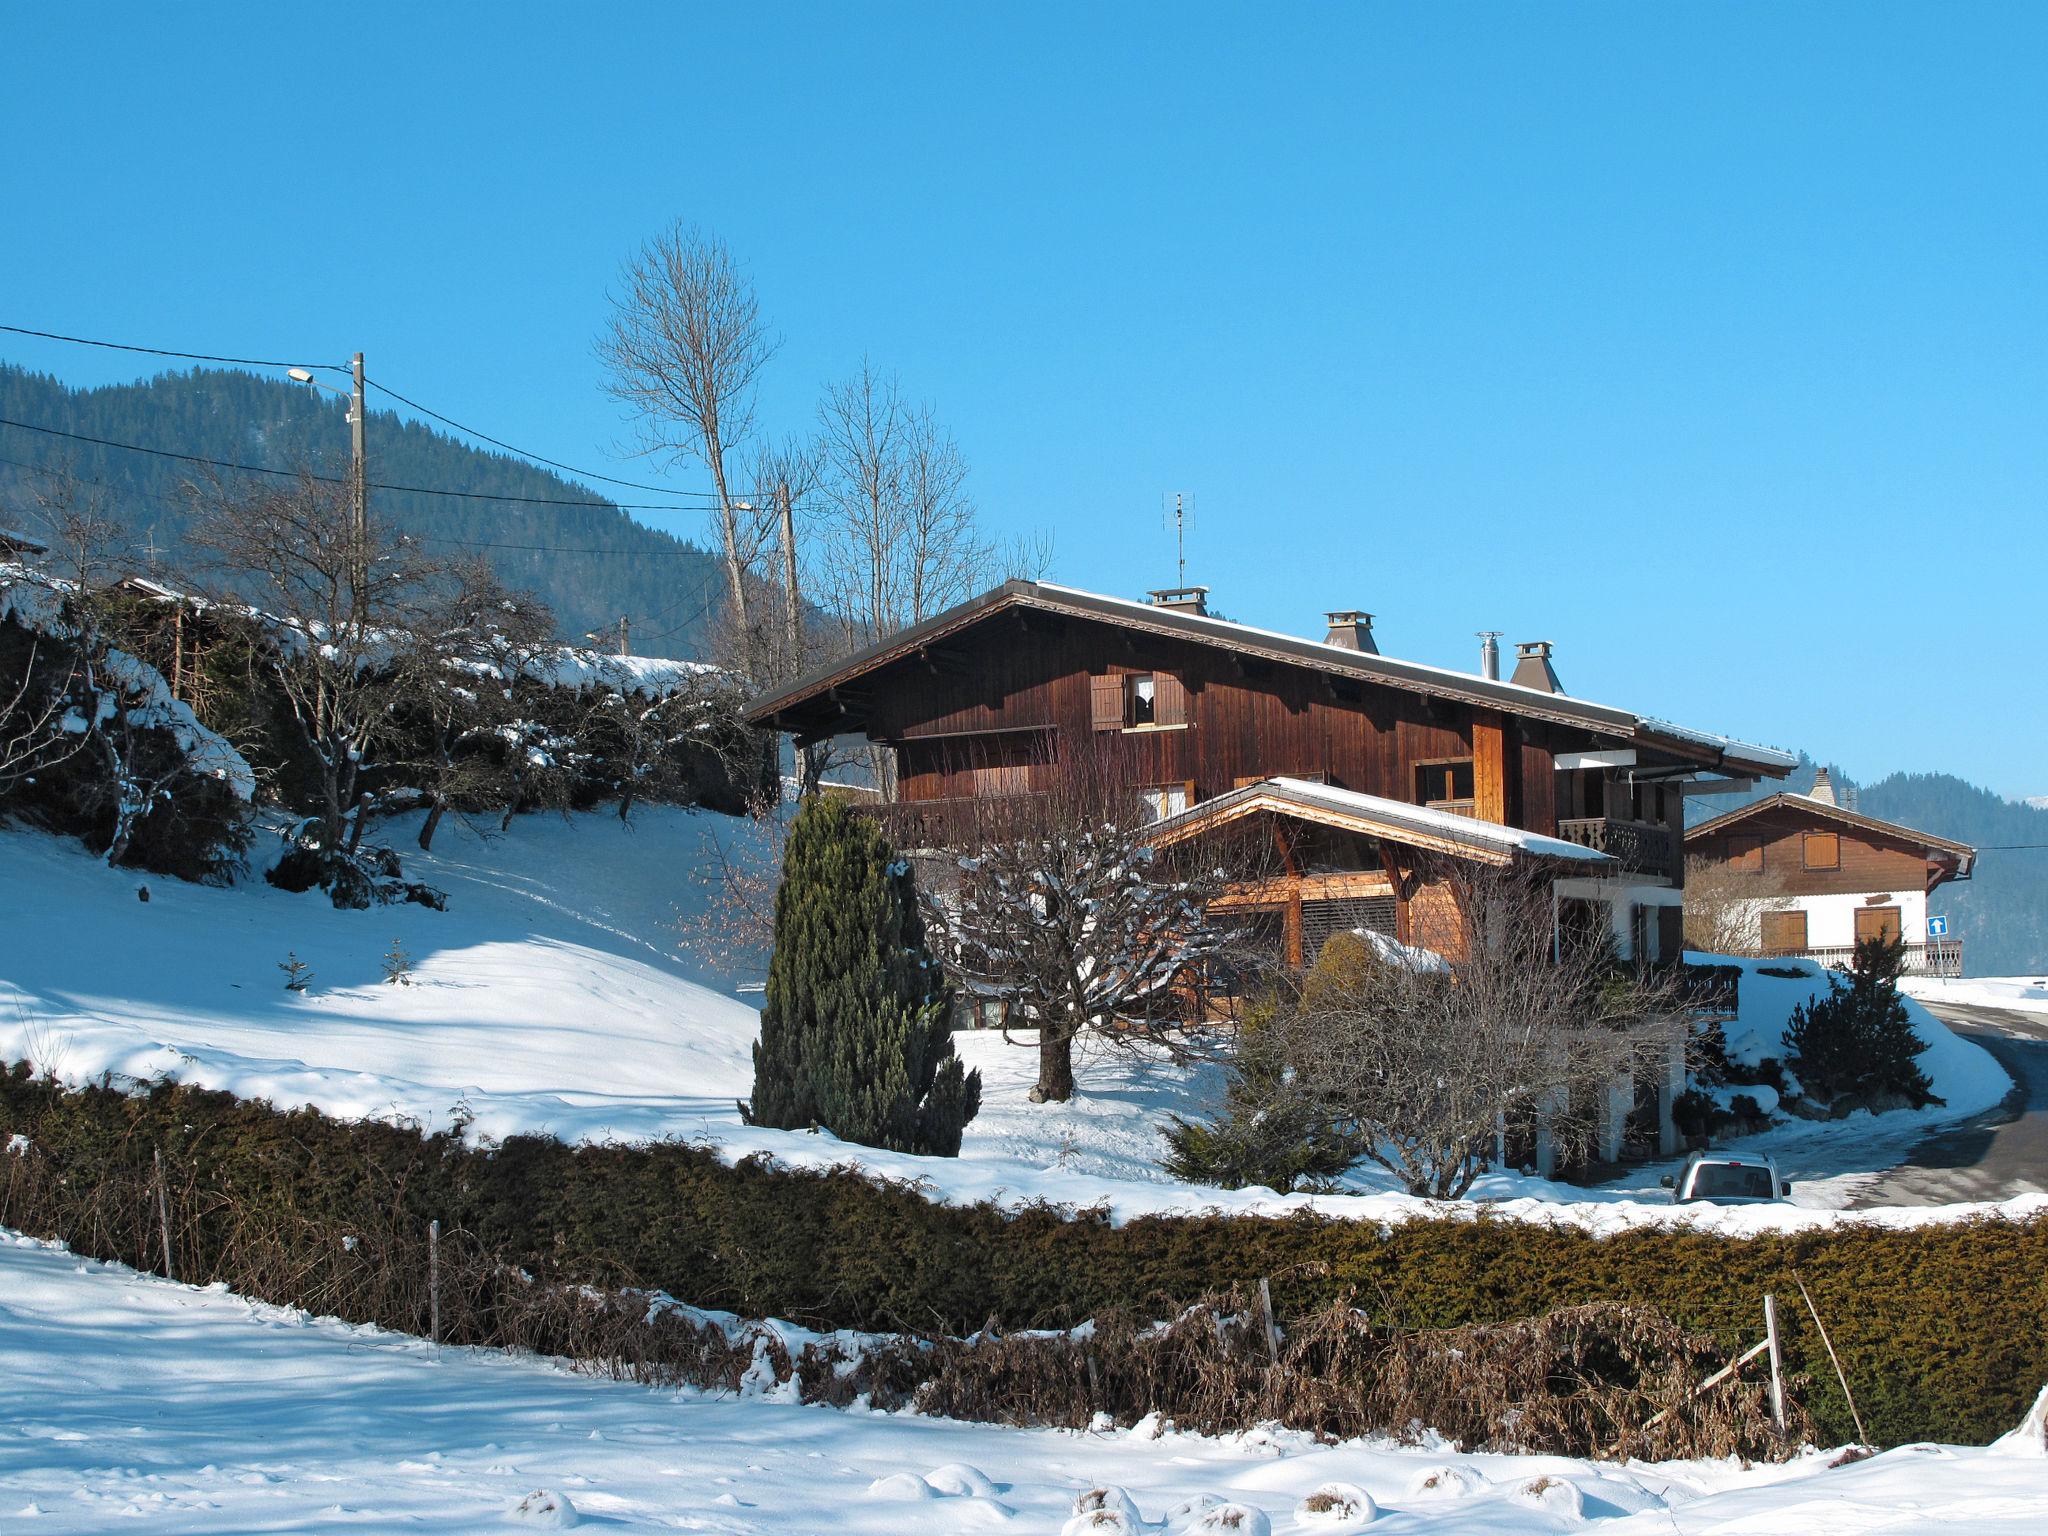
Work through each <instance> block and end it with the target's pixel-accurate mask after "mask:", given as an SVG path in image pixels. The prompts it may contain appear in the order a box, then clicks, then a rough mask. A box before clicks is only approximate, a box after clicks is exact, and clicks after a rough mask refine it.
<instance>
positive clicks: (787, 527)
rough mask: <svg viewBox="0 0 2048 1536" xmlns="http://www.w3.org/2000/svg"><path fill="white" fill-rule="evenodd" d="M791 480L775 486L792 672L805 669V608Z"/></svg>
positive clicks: (784, 621) (784, 623) (784, 622)
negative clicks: (798, 581)
mask: <svg viewBox="0 0 2048 1536" xmlns="http://www.w3.org/2000/svg"><path fill="white" fill-rule="evenodd" d="M789 499H790V498H789V482H788V481H787V480H783V481H780V482H778V483H777V485H776V487H775V507H776V510H777V511H778V512H779V513H780V514H781V515H782V628H783V631H784V639H785V640H786V641H787V643H788V646H789V663H788V665H789V675H790V676H791V677H795V676H796V675H797V674H798V673H800V672H802V671H803V669H804V608H803V601H802V599H801V598H799V597H798V596H797V590H796V516H795V514H794V513H793V512H792V511H791V510H790V505H789Z"/></svg>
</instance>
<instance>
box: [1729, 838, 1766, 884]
mask: <svg viewBox="0 0 2048 1536" xmlns="http://www.w3.org/2000/svg"><path fill="white" fill-rule="evenodd" d="M1728 867H1729V868H1730V869H1732V870H1734V871H1735V873H1737V874H1738V875H1760V874H1762V873H1763V872H1764V840H1763V839H1762V838H1761V837H1758V836H1755V835H1754V834H1752V833H1747V832H1731V833H1729V834H1728Z"/></svg>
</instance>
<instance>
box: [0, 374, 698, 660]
mask: <svg viewBox="0 0 2048 1536" xmlns="http://www.w3.org/2000/svg"><path fill="white" fill-rule="evenodd" d="M346 411H347V406H346V403H345V402H344V401H342V400H339V399H337V398H335V397H334V396H332V395H329V394H325V393H321V392H317V391H315V390H312V389H310V388H308V387H306V386H305V385H302V384H293V383H288V382H286V381H284V380H281V379H268V378H262V377H259V376H257V375H255V374H251V373H244V372H241V371H239V370H228V369H213V368H202V369H197V370H195V371H193V372H190V373H164V374H160V375H158V376H157V377H155V378H152V379H148V380H145V381H142V382H140V383H133V384H114V385H107V386H104V387H100V388H94V389H72V388H70V387H69V386H67V385H65V384H64V383H62V382H61V381H59V380H57V379H55V378H52V377H50V376H49V375H47V374H40V373H33V372H30V371H29V370H27V369H24V368H20V367H17V366H15V365H13V364H8V363H0V417H4V418H6V419H7V420H10V421H16V422H26V423H30V424H33V425H35V426H40V427H50V428H55V429H57V430H60V431H65V432H75V433H81V434H84V435H85V436H88V437H98V438H104V439H107V440H109V441H112V442H120V443H135V444H139V445H141V446H143V447H147V448H156V449H162V450H166V451H169V452H175V453H185V454H194V455H197V456H200V457H202V458H211V459H222V460H227V461H230V462H233V463H240V464H250V465H255V466H258V467H261V468H265V469H280V470H290V469H298V468H300V467H309V468H312V469H314V470H316V471H318V472H321V473H335V474H339V473H342V472H344V471H345V470H346V469H347V464H348V442H349V430H348V425H347V420H346ZM368 432H369V441H370V454H371V461H370V462H371V469H370V479H371V481H372V482H373V484H374V483H375V482H379V481H382V482H386V483H389V484H393V485H407V486H423V487H432V488H435V489H445V490H453V491H465V492H470V493H482V494H485V495H493V496H523V497H539V498H549V499H560V500H569V501H593V502H600V503H604V504H602V505H596V506H535V505H530V504H522V503H519V502H512V501H493V500H466V499H462V498H459V497H450V496H423V495H415V494H410V493H405V492H396V491H384V490H372V491H371V493H370V514H371V516H372V517H373V518H375V519H379V520H383V521H386V522H388V523H389V524H390V525H392V526H395V527H398V528H401V529H403V530H405V531H406V532H408V533H411V534H413V535H415V536H417V537H418V538H420V539H421V540H423V541H425V542H427V543H428V544H429V545H430V547H431V548H432V549H433V551H434V552H435V553H436V554H441V555H447V556H449V557H460V556H466V555H471V554H475V555H482V556H486V557H488V558H489V560H490V562H491V564H492V565H493V566H495V567H496V568H497V571H498V573H499V575H500V576H501V577H502V578H503V579H504V580H505V581H506V582H507V583H509V584H510V585H512V586H515V587H526V588H530V589H532V590H533V591H535V592H537V593H538V594H539V595H540V596H541V597H542V598H544V599H545V600H546V601H547V603H548V605H549V606H550V607H551V608H552V609H553V610H554V613H555V617H556V621H557V623H558V625H559V626H560V629H561V632H562V635H563V637H564V638H565V639H571V640H579V641H580V640H581V639H582V638H583V636H584V635H585V634H586V633H588V632H590V631H600V630H601V631H610V630H612V629H614V628H615V627H616V625H617V624H618V621H619V618H620V616H621V615H622V614H623V615H625V616H626V617H627V618H628V619H629V620H630V621H631V629H632V642H633V649H634V650H635V651H637V652H640V653H642V654H649V655H665V656H679V657H697V656H701V655H703V654H704V652H705V650H706V643H705V642H706V634H707V627H708V624H709V621H710V616H711V613H712V610H713V609H714V607H715V606H716V597H717V593H718V591H719V583H720V581H721V580H722V577H721V576H720V572H719V567H718V564H717V562H716V561H715V560H714V559H713V558H712V556H711V555H710V554H708V553H707V552H706V551H704V550H703V549H701V548H699V547H698V546H697V545H695V544H693V543H690V542H689V541H687V540H683V539H678V538H675V537H673V536H672V535H669V534H666V533H662V532H659V531H657V530H655V529H652V528H649V527H647V526H645V525H644V524H641V523H638V522H635V521H634V520H633V518H632V517H631V516H629V515H628V514H627V513H625V512H623V511H621V510H620V509H619V508H617V507H616V506H613V505H611V504H610V503H609V499H608V498H606V497H603V496H601V495H599V494H598V493H596V492H594V491H592V490H590V489H589V488H588V487H585V486H583V485H580V484H577V483H576V482H575V481H573V480H569V479H565V478H563V477H562V476H560V475H556V474H552V473H550V472H549V471H547V470H545V469H540V468H536V467H535V466H533V465H530V464H527V463H525V462H524V461H522V460H520V459H517V458H513V457H511V456H510V455H507V454H502V453H495V452H492V451H489V450H487V449H481V448H475V447H472V446H470V445H469V444H467V443H464V442H461V441H459V440H458V439H456V438H453V437H450V436H448V435H447V434H445V433H442V432H439V431H436V430H435V429H433V428H431V427H428V426H424V425H421V424H420V423H418V422H414V421H409V420H406V419H404V418H401V417H399V416H397V415H395V414H393V413H392V412H389V411H379V410H377V409H375V407H374V405H373V407H372V409H371V411H370V418H369V425H368ZM24 466H29V467H24ZM38 470H42V471H48V472H52V473H58V474H64V475H69V476H72V477H74V478H75V479H77V480H79V481H89V482H96V483H97V484H98V485H100V486H102V487H104V491H103V495H104V497H105V501H104V503H103V505H104V508H105V510H106V511H107V512H108V513H109V514H110V515H112V516H115V517H117V518H119V519H120V520H121V521H122V522H124V523H125V524H127V525H128V526H129V527H130V528H132V530H133V532H134V535H135V538H136V542H137V548H138V550H141V549H143V548H145V547H146V543H147V542H148V541H153V543H154V548H155V551H156V554H157V558H158V561H159V562H160V567H161V569H163V570H164V571H166V572H174V571H176V570H178V569H179V568H180V566H181V565H182V564H184V563H185V553H186V552H185V547H184V540H183V534H184V530H185V528H186V525H187V523H188V521H189V518H190V511H191V505H190V498H189V494H188V490H187V487H188V486H189V485H190V484H191V483H193V482H195V481H202V482H203V480H204V477H205V476H206V475H207V474H208V473H209V472H208V471H207V470H206V469H205V468H204V467H203V466H200V465H196V464H189V463H184V462H181V461H179V460H177V459H167V458H157V457H154V456H151V455H149V454H141V453H132V452H128V451H125V450H123V449H118V448H106V447H100V446H97V445H95V444H92V443H83V442H77V441H74V440H72V439H68V438H61V437H50V436H46V435H44V434H42V433H37V432H28V431H23V430H20V429H19V428H15V427H7V426H0V527H5V526H18V527H20V528H21V529H22V530H23V531H24V532H27V533H29V534H31V535H33V534H35V533H36V531H37V527H38V525H37V521H36V518H35V515H34V508H35V506H36V493H37V489H38V487H39V486H43V485H47V483H48V481H47V476H46V475H42V474H38V473H37V472H36V471H38ZM229 478H231V477H229ZM80 494H85V492H84V490H81V491H80ZM678 510H679V511H687V510H689V504H687V503H680V504H679V506H678ZM142 563H146V561H145V562H142Z"/></svg>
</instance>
